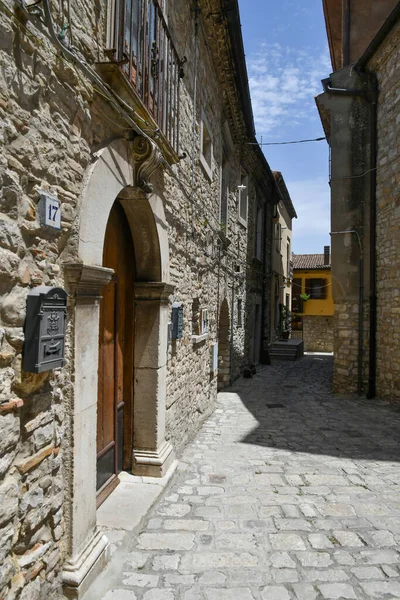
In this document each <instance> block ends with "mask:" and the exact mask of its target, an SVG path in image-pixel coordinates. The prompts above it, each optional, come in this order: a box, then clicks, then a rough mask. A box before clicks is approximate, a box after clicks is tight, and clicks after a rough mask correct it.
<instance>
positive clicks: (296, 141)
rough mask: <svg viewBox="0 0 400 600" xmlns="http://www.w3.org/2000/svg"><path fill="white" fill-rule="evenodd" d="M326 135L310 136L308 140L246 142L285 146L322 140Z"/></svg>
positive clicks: (248, 143) (257, 144) (250, 144)
mask: <svg viewBox="0 0 400 600" xmlns="http://www.w3.org/2000/svg"><path fill="white" fill-rule="evenodd" d="M322 140H326V137H319V138H312V139H310V140H294V141H292V142H246V144H247V145H248V146H285V145H286V144H305V143H306V142H322Z"/></svg>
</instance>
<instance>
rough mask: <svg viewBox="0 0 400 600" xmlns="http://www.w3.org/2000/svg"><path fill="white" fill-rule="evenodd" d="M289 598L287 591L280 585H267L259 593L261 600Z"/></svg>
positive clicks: (285, 599)
mask: <svg viewBox="0 0 400 600" xmlns="http://www.w3.org/2000/svg"><path fill="white" fill-rule="evenodd" d="M290 597H291V596H290V594H289V592H288V590H287V589H286V588H285V587H283V586H281V585H267V586H266V587H265V588H264V589H263V590H262V591H261V598H262V600H290ZM235 600H238V599H237V598H235Z"/></svg>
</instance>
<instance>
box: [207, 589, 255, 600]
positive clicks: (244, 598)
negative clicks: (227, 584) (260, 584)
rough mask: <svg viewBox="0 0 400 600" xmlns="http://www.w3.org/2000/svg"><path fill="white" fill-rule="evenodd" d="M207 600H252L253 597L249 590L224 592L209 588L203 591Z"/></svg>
mask: <svg viewBox="0 0 400 600" xmlns="http://www.w3.org/2000/svg"><path fill="white" fill-rule="evenodd" d="M205 597H206V598H207V600H238V599H239V598H240V600H254V596H253V594H252V593H251V590H250V589H249V588H231V589H228V590H224V589H221V588H210V589H208V590H205Z"/></svg>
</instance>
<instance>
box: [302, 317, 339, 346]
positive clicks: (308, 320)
mask: <svg viewBox="0 0 400 600" xmlns="http://www.w3.org/2000/svg"><path fill="white" fill-rule="evenodd" d="M302 318H303V340H304V350H305V351H306V352H333V316H332V317H322V316H321V317H319V316H316V315H303V317H302Z"/></svg>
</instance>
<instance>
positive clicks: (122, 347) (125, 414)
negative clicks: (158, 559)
mask: <svg viewBox="0 0 400 600" xmlns="http://www.w3.org/2000/svg"><path fill="white" fill-rule="evenodd" d="M103 266H104V267H108V268H112V269H113V270H114V275H113V277H112V279H111V281H110V283H109V284H108V285H107V286H106V287H105V288H104V289H103V292H102V300H101V303H100V332H99V374H98V404H97V491H98V497H97V498H98V500H97V504H98V505H100V504H101V503H102V502H103V501H104V500H105V499H106V498H107V496H108V495H109V494H110V493H111V491H112V490H113V489H114V488H115V487H116V485H117V484H118V482H119V479H118V477H117V476H118V474H119V473H120V472H121V471H122V469H123V468H128V469H130V468H131V466H132V425H133V424H132V414H133V335H134V331H133V326H134V302H133V286H134V275H135V272H134V251H133V243H132V236H131V232H130V228H129V224H128V221H127V219H126V216H125V213H124V210H123V208H122V206H121V205H120V203H119V202H118V201H116V202H114V204H113V206H112V208H111V211H110V216H109V219H108V223H107V228H106V233H105V240H104V250H103Z"/></svg>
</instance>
